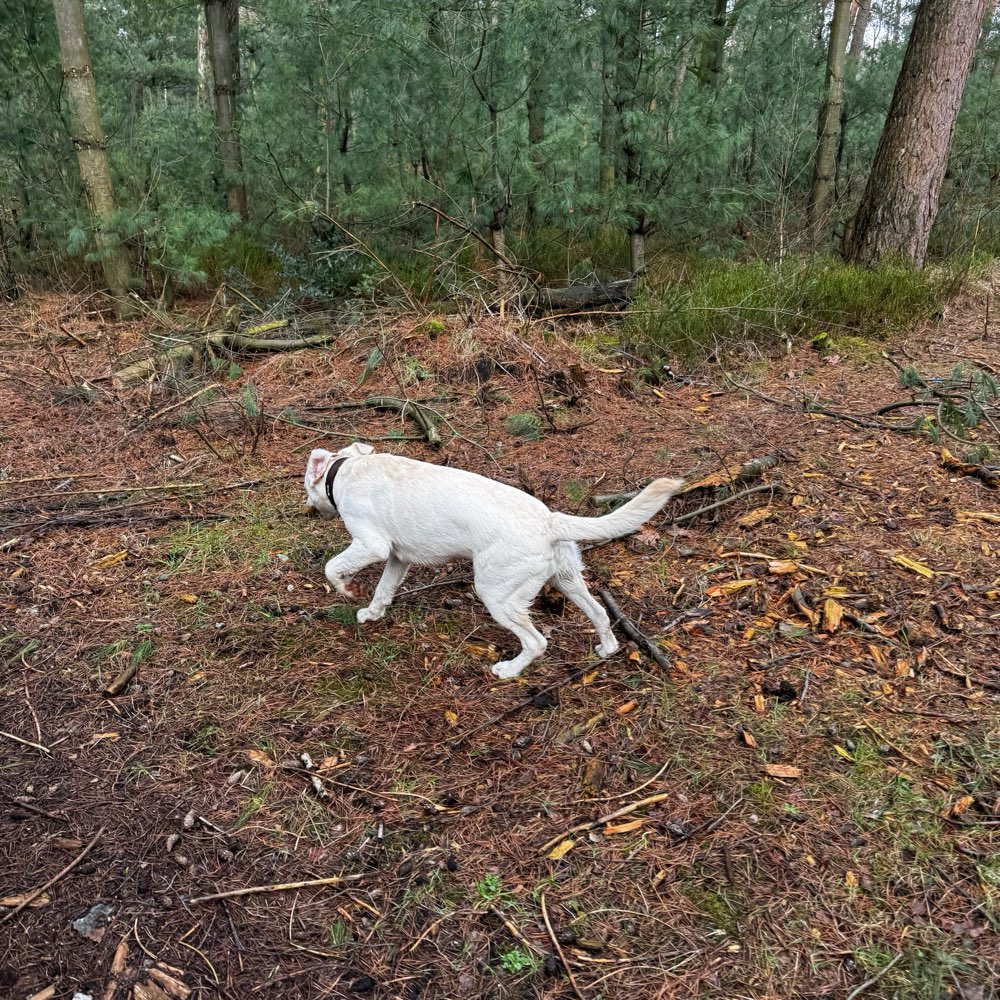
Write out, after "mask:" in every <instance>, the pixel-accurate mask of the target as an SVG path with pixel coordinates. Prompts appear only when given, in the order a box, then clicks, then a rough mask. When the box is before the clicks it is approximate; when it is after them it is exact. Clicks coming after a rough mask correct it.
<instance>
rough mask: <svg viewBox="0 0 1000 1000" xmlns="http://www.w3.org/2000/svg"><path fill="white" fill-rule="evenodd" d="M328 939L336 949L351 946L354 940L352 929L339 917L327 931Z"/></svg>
mask: <svg viewBox="0 0 1000 1000" xmlns="http://www.w3.org/2000/svg"><path fill="white" fill-rule="evenodd" d="M326 937H327V940H328V941H329V942H330V944H331V945H332V946H333V947H334V948H338V947H342V946H343V945H347V944H350V943H351V941H353V940H354V935H353V934H352V933H351V929H350V927H348V926H347V924H346V923H345V922H344V921H343V920H341V919H340V918H339V917H338V918H337V919H336V920H334V921H333V923H332V924H330V926H329V927H328V928H327V929H326Z"/></svg>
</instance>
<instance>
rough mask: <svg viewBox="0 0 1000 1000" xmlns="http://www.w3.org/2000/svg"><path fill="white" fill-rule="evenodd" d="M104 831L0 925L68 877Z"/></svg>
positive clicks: (28, 896)
mask: <svg viewBox="0 0 1000 1000" xmlns="http://www.w3.org/2000/svg"><path fill="white" fill-rule="evenodd" d="M105 829H106V828H105V827H103V826H102V827H101V828H100V830H98V831H97V833H95V834H94V836H93V837H92V838H91V841H90V843H89V844H87V846H86V847H85V848H84V849H83V850H82V851H80V853H79V854H78V855H77V856H76V857H75V858H74V859H73V860H72V861H71V862H70V863H69V864H68V865H66V867H65V868H63V869H62V870H61V871H59V872H57V873H56V874H55V875H53V876H52V878H50V879H49V880H48V882H46V883H45V885H43V886H41V887H40V888H38V889H34V890H33V891H32V892H29V893H28V894H27V895H26V896H25V897H24V899H23V900H21V903H20V905H18V906H16V907H15V908H14V909H13V910H11V911H10V913H5V914H4V915H3V916H2V917H0V924H2V923H5V922H6V921H8V920H10V919H12V918H13V917H15V916H17V914H18V913H20V912H21V910H23V909H24V908H25V907H26V906H30V905H31V901H32V900H33V899H37V898H38V897H39V896H40V895H41V894H42V893H43V892H45V891H46V890H47V889H51V888H52V886H54V885H55V884H56V882H58V881H59V879H61V878H62V877H63V876H64V875H68V874H69V873H70V872H71V871H72V870H73V869H74V868H75V867H76V866H77V865H78V864H79V863H80V862H81V861H83V859H84V858H85V857H86V856H87V855H88V854H89V853H90V852H91V850H93V847H94V845H95V844H96V843H97V842H98V841H99V840H100V839H101V837H102V836H103V835H104V831H105Z"/></svg>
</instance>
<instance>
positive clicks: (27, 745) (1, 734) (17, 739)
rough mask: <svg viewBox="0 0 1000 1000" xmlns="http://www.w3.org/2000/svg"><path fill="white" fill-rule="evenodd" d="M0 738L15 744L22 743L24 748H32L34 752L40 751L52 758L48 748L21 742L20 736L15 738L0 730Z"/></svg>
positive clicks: (11, 734) (29, 742)
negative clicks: (4, 737)
mask: <svg viewBox="0 0 1000 1000" xmlns="http://www.w3.org/2000/svg"><path fill="white" fill-rule="evenodd" d="M0 736H6V737H7V739H9V740H13V741H14V742H15V743H23V744H24V745H25V746H26V747H34V748H35V749H36V750H41V751H42V753H45V754H48V755H49V756H50V757H51V756H52V751H51V750H50V749H49V748H48V747H43V746H42V744H41V743H32V742H31V740H22V739H21V737H20V736H15V735H14V734H13V733H5V732H4V731H3V730H2V729H0Z"/></svg>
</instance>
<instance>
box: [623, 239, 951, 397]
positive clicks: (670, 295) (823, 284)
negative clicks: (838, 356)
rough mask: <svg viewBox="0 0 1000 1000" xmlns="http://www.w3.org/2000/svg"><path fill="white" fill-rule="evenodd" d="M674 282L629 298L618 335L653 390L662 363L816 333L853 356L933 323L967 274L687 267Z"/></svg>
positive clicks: (766, 265) (813, 265)
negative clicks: (866, 344) (642, 363)
mask: <svg viewBox="0 0 1000 1000" xmlns="http://www.w3.org/2000/svg"><path fill="white" fill-rule="evenodd" d="M675 273H676V274H677V276H676V279H675V280H674V281H673V282H672V283H670V284H667V285H664V286H663V287H661V288H659V289H656V290H652V289H650V288H646V289H642V290H640V291H639V292H638V293H637V295H636V296H634V297H633V301H632V305H631V308H630V310H629V315H628V317H627V318H626V320H625V323H624V324H623V327H622V339H623V340H624V341H626V342H629V343H632V344H635V345H636V346H637V347H638V348H639V350H640V351H642V353H643V354H644V355H645V356H646V357H647V358H648V360H649V363H650V367H649V369H648V371H647V372H646V377H647V378H648V379H649V380H651V381H657V380H658V379H659V374H660V365H662V363H663V361H664V360H665V359H667V358H671V359H676V360H679V361H681V362H682V363H690V364H694V363H697V362H700V361H702V360H704V359H705V358H707V357H708V356H709V355H711V354H712V353H713V352H714V351H716V350H717V349H718V348H719V346H720V345H721V346H723V347H725V345H727V344H731V343H735V342H738V341H739V340H743V339H749V340H752V341H759V342H764V343H767V342H780V341H782V340H785V341H791V340H792V339H794V338H797V337H800V336H803V335H815V334H817V333H820V332H823V333H826V334H827V336H828V337H829V338H831V339H832V340H836V339H840V342H841V344H842V345H843V346H844V347H845V350H851V351H852V352H853V353H855V354H857V353H860V352H861V350H862V347H861V343H859V342H858V341H857V340H851V339H848V338H858V337H861V338H871V337H874V338H877V339H882V338H884V337H886V336H887V335H888V334H889V333H891V332H892V331H894V330H901V329H905V328H907V327H909V326H911V325H913V324H914V323H917V322H919V321H920V320H922V319H925V318H927V317H929V316H931V315H932V314H934V313H935V312H937V311H939V310H940V309H941V307H942V305H943V304H944V302H945V301H946V299H947V298H948V297H949V296H950V295H952V294H954V292H955V291H957V287H958V284H959V282H960V280H961V278H962V277H963V274H964V272H962V273H959V272H958V271H949V270H945V269H936V270H935V269H925V270H922V271H918V270H915V269H914V268H912V267H910V266H909V265H907V264H904V263H899V262H892V261H887V262H884V263H883V264H882V265H880V266H879V267H877V268H873V269H868V268H860V267H854V266H852V265H848V264H844V263H842V262H841V261H838V260H834V259H832V258H831V259H824V260H818V261H812V262H810V261H802V260H797V259H789V260H786V261H783V262H780V263H770V262H765V261H750V262H743V263H740V262H733V261H720V260H711V259H696V258H691V259H687V260H685V262H684V265H683V267H682V268H680V270H679V272H675Z"/></svg>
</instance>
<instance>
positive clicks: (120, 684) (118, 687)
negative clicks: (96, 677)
mask: <svg viewBox="0 0 1000 1000" xmlns="http://www.w3.org/2000/svg"><path fill="white" fill-rule="evenodd" d="M138 672H139V661H138V660H136V661H135V662H133V663H130V664H129V665H128V666H127V667H126V668H125V669H124V670H123V671H122V672H121V673H120V674H119V675H118V676H117V677H116V678H115V679H114V680H113V681H112V682H111V683H110V684H109V685H108V686H107V687H106V688H105V689H104V690H103V691H102V692H101V694H103V695H104V696H105V698H114V697H115V696H116V695H119V694H121V693H122V691H124V690H125V688H127V687H128V686H129V684H130V683H131V681H132V679H133V678H134V677H135V675H136V674H137V673H138Z"/></svg>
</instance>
